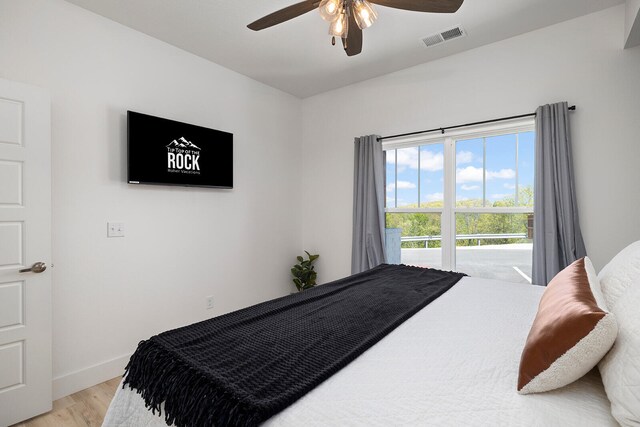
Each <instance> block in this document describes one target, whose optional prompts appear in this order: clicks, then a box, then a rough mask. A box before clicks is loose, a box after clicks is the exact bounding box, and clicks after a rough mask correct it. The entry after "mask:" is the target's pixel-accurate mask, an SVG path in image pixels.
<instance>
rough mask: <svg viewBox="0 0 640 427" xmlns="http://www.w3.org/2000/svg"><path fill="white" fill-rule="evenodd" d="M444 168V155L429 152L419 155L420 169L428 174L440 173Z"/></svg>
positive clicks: (423, 151) (424, 151) (425, 151)
mask: <svg viewBox="0 0 640 427" xmlns="http://www.w3.org/2000/svg"><path fill="white" fill-rule="evenodd" d="M443 167H444V155H443V154H442V153H434V152H433V151H429V150H422V152H421V153H420V169H422V170H426V171H429V172H436V171H441V170H442V168H443Z"/></svg>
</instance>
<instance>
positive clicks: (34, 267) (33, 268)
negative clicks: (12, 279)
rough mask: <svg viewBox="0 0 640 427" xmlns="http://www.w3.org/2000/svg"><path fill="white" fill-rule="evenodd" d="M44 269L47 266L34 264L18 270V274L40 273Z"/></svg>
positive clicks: (42, 263)
mask: <svg viewBox="0 0 640 427" xmlns="http://www.w3.org/2000/svg"><path fill="white" fill-rule="evenodd" d="M46 269H47V265H46V264H45V263H44V262H36V263H35V264H33V265H32V266H31V267H30V268H23V269H22V270H19V273H42V272H43V271H45V270H46Z"/></svg>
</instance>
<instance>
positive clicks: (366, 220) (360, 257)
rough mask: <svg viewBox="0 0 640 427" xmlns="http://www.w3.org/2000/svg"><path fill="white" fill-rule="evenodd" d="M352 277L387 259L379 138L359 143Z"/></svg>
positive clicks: (371, 138) (381, 159)
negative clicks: (385, 253) (385, 252)
mask: <svg viewBox="0 0 640 427" xmlns="http://www.w3.org/2000/svg"><path fill="white" fill-rule="evenodd" d="M354 159H355V165H354V166H355V167H354V174H353V242H352V247H351V273H352V274H355V273H360V272H361V271H366V270H369V269H371V268H373V267H375V266H377V265H379V264H382V263H383V262H384V260H385V255H384V227H385V221H384V152H383V151H382V142H381V141H378V137H377V136H376V135H369V136H362V137H360V138H356V139H355V156H354Z"/></svg>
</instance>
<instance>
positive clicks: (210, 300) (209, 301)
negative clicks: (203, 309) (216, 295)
mask: <svg viewBox="0 0 640 427" xmlns="http://www.w3.org/2000/svg"><path fill="white" fill-rule="evenodd" d="M212 308H213V296H208V297H207V310H211V309H212Z"/></svg>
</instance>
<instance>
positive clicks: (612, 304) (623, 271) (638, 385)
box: [598, 241, 640, 426]
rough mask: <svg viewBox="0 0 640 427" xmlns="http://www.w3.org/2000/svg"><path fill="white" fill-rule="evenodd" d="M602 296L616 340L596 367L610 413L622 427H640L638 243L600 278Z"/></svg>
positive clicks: (639, 257) (639, 251)
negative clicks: (613, 320)
mask: <svg viewBox="0 0 640 427" xmlns="http://www.w3.org/2000/svg"><path fill="white" fill-rule="evenodd" d="M598 279H600V285H601V287H602V294H603V296H604V299H605V301H606V303H607V307H608V309H609V310H610V311H611V312H612V313H613V314H614V315H615V316H616V319H617V321H618V329H619V331H618V338H617V340H616V342H615V344H614V345H613V348H612V349H611V351H610V352H609V353H608V354H607V355H606V356H605V357H604V358H603V359H602V361H601V362H600V363H599V364H598V368H599V369H600V374H601V375H602V382H603V383H604V388H605V390H606V392H607V396H608V397H609V400H610V401H611V412H612V414H613V416H614V417H615V419H616V420H618V422H619V423H620V424H622V425H623V426H630V425H638V424H640V241H638V242H635V243H633V244H631V245H629V246H628V247H627V248H625V249H624V250H622V252H620V253H619V254H618V255H616V256H615V257H614V258H613V259H612V260H611V262H609V264H607V265H606V266H605V267H604V268H603V269H602V271H601V272H600V274H599V275H598Z"/></svg>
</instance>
